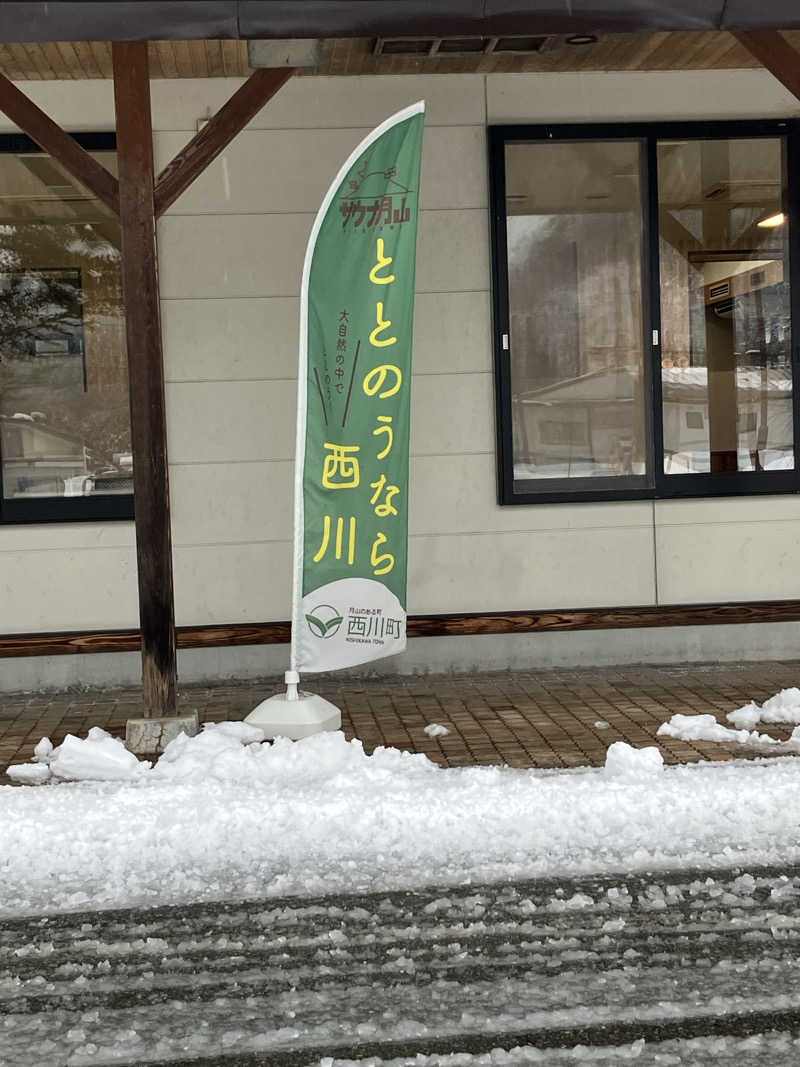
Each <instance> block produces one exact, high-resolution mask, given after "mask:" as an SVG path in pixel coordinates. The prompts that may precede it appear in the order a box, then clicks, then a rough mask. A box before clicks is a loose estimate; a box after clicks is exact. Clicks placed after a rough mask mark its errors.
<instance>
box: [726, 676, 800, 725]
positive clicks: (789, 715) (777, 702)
mask: <svg viewBox="0 0 800 1067" xmlns="http://www.w3.org/2000/svg"><path fill="white" fill-rule="evenodd" d="M728 722H732V723H733V724H734V726H739V727H745V728H749V729H752V728H753V727H754V726H755V725H756V723H758V722H771V723H781V724H787V723H788V724H789V725H798V724H800V689H797V688H796V687H794V686H793V687H792V688H791V689H781V691H780V693H776V694H775V696H774V697H770V698H769V700H765V701H764V704H763V705H762V707H760V708H759V706H758V704H756V703H755V702H754V701H752V700H751V701H750V703H749V704H745V706H744V707H743V708H738V709H737V710H736V711H732V712H731V713H730V714H729V715H728Z"/></svg>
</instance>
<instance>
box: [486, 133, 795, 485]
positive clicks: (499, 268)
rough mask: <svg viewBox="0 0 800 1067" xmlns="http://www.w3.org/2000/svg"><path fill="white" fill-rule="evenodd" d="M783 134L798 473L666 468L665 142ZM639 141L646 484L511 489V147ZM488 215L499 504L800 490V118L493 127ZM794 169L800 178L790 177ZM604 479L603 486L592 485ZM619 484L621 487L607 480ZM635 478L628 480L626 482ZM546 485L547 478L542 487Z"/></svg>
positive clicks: (793, 401)
mask: <svg viewBox="0 0 800 1067" xmlns="http://www.w3.org/2000/svg"><path fill="white" fill-rule="evenodd" d="M758 137H764V138H778V137H781V138H785V143H786V171H787V188H786V206H787V214H788V237H787V241H788V251H789V287H790V317H791V334H792V338H791V367H792V413H793V423H794V459H795V469H794V470H791V471H780V470H779V471H738V472H735V473H729V474H716V473H715V474H703V473H698V474H680V475H674V474H673V475H669V474H665V473H664V469H663V412H662V406H661V405H662V397H661V374H660V369H661V348H660V345H654V344H653V343H652V337H653V331H654V330H657V331H658V337H659V340H660V338H661V288H660V276H659V271H660V265H659V247H658V233H659V225H658V180H657V179H658V174H657V165H656V164H657V159H656V152H657V143H658V141H659V140H662V139H664V140H673V139H674V140H710V139H720V140H724V139H735V138H754V139H755V138H758ZM603 140H607V141H639V142H640V144H641V145H642V149H643V151H642V198H643V211H642V241H643V247H642V271H643V281H642V325H643V338H642V344H643V353H644V360H645V366H644V390H645V396H646V397H647V404H646V409H645V427H646V434H647V468H648V472H647V474H645V475H641V476H634V477H637V478H641V479H642V481H643V482H645V483H646V484H644V485H639V486H635V487H631V486H630V478H627V477H620V478H602V479H600V478H598V479H589V478H586V479H580V482H581V483H582V484H581V485H575V483H576V482H578V481H579V480H578V479H574V480H572V484H573V485H575V487H574V488H571V489H561V488H559V489H554V490H551V491H548V490H542V491H535V492H534V491H528V492H524V491H523V492H514V471H513V464H514V454H513V439H512V412H511V353H510V350H506V349H504V348H503V336H504V335H506V336H507V337H508V338H509V339H510V336H511V330H510V325H511V323H510V307H509V285H508V258H507V234H506V195H505V193H506V178H505V147H506V144H515V143H517V144H524V143H531V142H538V143H548V142H550V143H552V142H554V141H603ZM488 147H489V215H490V231H491V245H492V312H493V348H494V376H495V429H496V440H497V479H498V481H497V484H498V502H499V503H500V504H503V505H505V504H548V503H549V504H553V503H580V502H584V501H587V502H588V501H597V500H665V499H675V498H687V497H732V496H752V495H762V494H779V493H796V492H799V491H800V119H752V120H751V119H744V120H721V121H702V122H695V121H692V122H632V123H563V124H561V123H559V124H552V125H551V124H546V125H542V124H538V125H496V126H489V128H488ZM793 175H794V177H793ZM597 481H603V482H605V483H606V484H605V485H603V486H597V487H596V486H595V485H592V486H591V487H590V486H589V485H588V484H587V483H592V482H597ZM611 482H615V483H617V487H616V488H615V487H614V486H612V485H610V484H609V483H611ZM620 482H628V483H629V484H628V486H627V487H626V486H622V485H619V483H620ZM538 484H541V483H538Z"/></svg>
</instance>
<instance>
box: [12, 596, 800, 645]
mask: <svg viewBox="0 0 800 1067" xmlns="http://www.w3.org/2000/svg"><path fill="white" fill-rule="evenodd" d="M798 621H800V600H764V601H743V602H740V603H732V604H686V605H675V606H671V607H650V606H647V607H622V608H587V609H585V610H583V611H580V610H578V611H575V610H569V611H556V610H552V611H510V612H505V613H504V612H491V613H489V614H486V615H480V614H476V613H469V614H467V613H464V614H458V615H411V616H409V619H408V636H409V637H468V636H473V635H476V634H536V633H558V632H564V631H569V630H628V629H649V628H652V627H654V626H732V625H736V624H743V623H762V622H798ZM176 633H177V644H178V648H233V647H237V646H240V645H284V644H288V643H289V640H290V637H291V624H290V623H288V622H253V623H231V624H230V625H227V626H225V625H218V626H179V627H178V629H177V631H176ZM140 641H141V637H140V633H139V631H138V630H100V631H79V632H74V633H69V632H66V633H49V634H6V635H5V636H3V635H0V659H2V658H9V657H14V656H20V657H22V656H65V655H78V654H80V655H86V654H87V653H92V652H135V651H137V650H138V649H139V647H140Z"/></svg>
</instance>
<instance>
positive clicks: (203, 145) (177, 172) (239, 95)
mask: <svg viewBox="0 0 800 1067" xmlns="http://www.w3.org/2000/svg"><path fill="white" fill-rule="evenodd" d="M292 73H293V70H292V68H287V69H285V70H283V69H282V70H257V71H255V73H254V74H251V75H250V77H249V78H248V79H247V81H246V82H245V83H244V85H240V86H239V88H238V89H237V90H236V92H235V93H234V94H233V96H232V97H231V98H230V100H229V101H228V102H227V103H226V104H224V105H223V106H222V107H221V108H220V109H219V111H218V112H217V113H216V115H214V117H213V118H211V119H209V120H208V122H207V123H206V125H205V126H204V127H203V128H202V130H200V132H199V133H197V134H196V135H195V136H194V137H193V138H192V140H191V141H190V142H189V143H188V144H187V145H186V147H185V148H183V149H182V150H181V151H180V152H179V153H178V154H177V156H176V157H175V158H174V159H173V160H172V162H171V163H170V164H169V165H168V166H167V167H165V168H164V170H163V171H162V172H161V174H160V175H159V176H158V181H157V182H156V192H155V201H156V218H158V217H159V216H161V215H163V214H164V212H165V211H166V210H167V208H168V207H169V206H170V205H171V204H173V203H174V202H175V201H176V200H177V199H178V197H179V196H180V195H181V193H183V192H185V191H186V190H187V189H188V188H189V186H190V185H191V184H192V182H193V181H194V180H195V178H197V177H199V175H201V174H202V173H203V171H204V170H205V169H206V167H207V166H208V165H209V163H212V162H213V161H214V160H215V159H216V158H217V156H218V155H219V154H220V152H224V151H225V149H226V148H227V147H228V145H229V144H230V143H231V141H232V140H233V139H234V137H236V135H237V134H238V133H240V132H241V131H242V130H243V129H244V127H245V126H246V125H247V123H248V122H249V121H250V120H251V119H252V118H254V117H255V116H256V115H257V114H258V113H259V111H260V110H261V108H262V107H263V106H264V105H265V104H266V103H267V101H268V100H270V99H271V98H272V97H273V96H274V95H275V93H277V92H278V90H279V89H280V88H281V87H282V86H283V85H285V84H286V82H287V81H288V80H289V78H291V76H292Z"/></svg>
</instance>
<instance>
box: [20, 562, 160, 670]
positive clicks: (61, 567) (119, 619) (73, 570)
mask: <svg viewBox="0 0 800 1067" xmlns="http://www.w3.org/2000/svg"><path fill="white" fill-rule="evenodd" d="M138 603H139V602H138V595H137V586H136V556H135V552H134V550H133V548H93V549H85V550H78V549H73V548H69V549H64V548H55V549H52V550H41V551H35V552H31V551H27V552H26V551H24V550H23V551H19V552H3V553H0V633H36V632H38V633H42V632H45V633H46V632H47V631H48V630H93V629H103V628H106V627H107V628H108V629H124V628H126V627H131V626H138V625H139V606H138ZM1 669H2V668H1V667H0V670H1Z"/></svg>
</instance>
